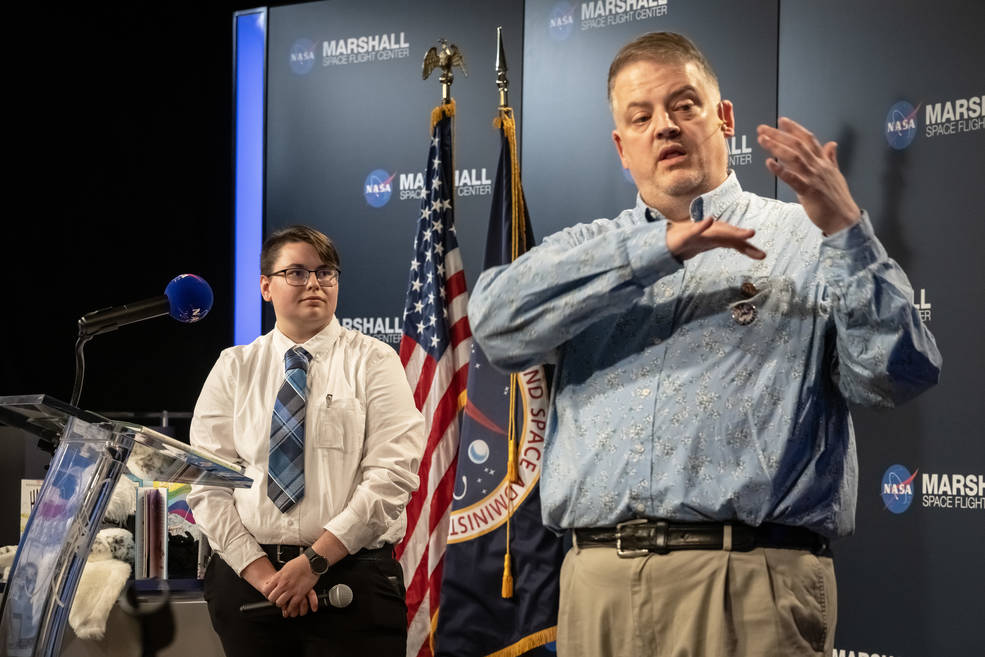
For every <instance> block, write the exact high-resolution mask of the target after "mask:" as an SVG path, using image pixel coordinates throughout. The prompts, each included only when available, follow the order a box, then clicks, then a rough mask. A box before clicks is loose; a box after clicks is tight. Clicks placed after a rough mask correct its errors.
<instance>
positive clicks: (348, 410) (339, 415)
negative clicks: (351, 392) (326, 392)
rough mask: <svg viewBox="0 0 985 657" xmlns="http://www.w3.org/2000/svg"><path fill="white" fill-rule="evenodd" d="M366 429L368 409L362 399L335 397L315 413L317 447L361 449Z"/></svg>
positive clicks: (314, 441) (347, 449) (346, 449)
mask: <svg viewBox="0 0 985 657" xmlns="http://www.w3.org/2000/svg"><path fill="white" fill-rule="evenodd" d="M365 430H366V410H365V409H364V408H363V404H362V402H361V401H359V400H358V399H355V398H351V399H333V400H331V402H329V403H328V404H325V405H322V406H321V407H320V408H319V409H318V410H317V412H316V414H315V426H314V427H313V433H314V440H313V443H314V445H315V447H318V448H320V449H337V450H342V451H347V452H348V451H352V450H361V449H362V446H363V434H364V433H365Z"/></svg>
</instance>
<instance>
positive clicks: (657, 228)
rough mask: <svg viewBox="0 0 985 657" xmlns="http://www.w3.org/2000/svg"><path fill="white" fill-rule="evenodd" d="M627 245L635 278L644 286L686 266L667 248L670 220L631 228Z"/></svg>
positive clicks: (626, 232) (627, 232) (626, 237)
mask: <svg viewBox="0 0 985 657" xmlns="http://www.w3.org/2000/svg"><path fill="white" fill-rule="evenodd" d="M623 245H624V246H625V249H626V256H627V259H628V261H629V267H630V269H631V270H632V272H633V278H634V279H635V280H636V281H637V282H639V284H640V285H641V286H643V287H648V286H650V285H652V284H653V283H656V282H657V280H659V279H661V278H663V277H664V276H668V275H670V274H672V273H674V272H675V271H677V270H678V269H680V268H681V267H682V266H683V265H681V263H680V262H679V261H678V260H677V258H675V257H674V255H673V254H672V253H671V252H670V249H668V248H667V222H666V221H658V222H655V223H652V224H651V223H646V224H641V225H639V226H632V227H631V228H628V229H627V230H626V231H625V235H624V237H623Z"/></svg>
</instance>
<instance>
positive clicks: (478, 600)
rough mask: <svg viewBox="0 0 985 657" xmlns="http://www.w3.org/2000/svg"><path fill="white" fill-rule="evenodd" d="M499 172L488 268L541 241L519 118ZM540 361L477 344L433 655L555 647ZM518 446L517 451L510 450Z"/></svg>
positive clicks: (504, 132)
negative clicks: (498, 358) (494, 354)
mask: <svg viewBox="0 0 985 657" xmlns="http://www.w3.org/2000/svg"><path fill="white" fill-rule="evenodd" d="M497 124H498V127H499V128H500V139H501V152H500V158H499V166H498V168H497V171H496V182H495V187H494V191H493V203H492V211H491V214H490V218H489V233H488V237H487V241H486V258H485V262H484V268H486V269H488V268H489V267H495V266H498V265H502V264H507V263H509V262H511V261H512V260H514V259H516V258H517V257H518V256H519V255H520V254H521V253H523V252H525V251H526V250H527V249H528V248H529V247H530V246H533V232H532V230H531V228H530V220H529V217H528V216H527V211H526V204H525V201H524V198H523V190H522V187H521V185H520V172H519V163H518V157H517V152H516V124H515V122H514V119H513V112H512V110H511V109H510V108H501V109H500V115H499V118H498V119H497ZM549 398H550V396H549V394H548V381H547V375H546V373H545V369H544V367H542V366H538V367H534V368H531V369H529V370H527V371H525V372H520V373H517V374H512V375H511V374H503V373H502V372H500V371H498V370H496V369H495V368H493V367H492V366H491V365H490V364H489V361H488V360H487V359H486V357H485V354H483V353H482V349H481V348H480V347H479V346H478V345H477V344H475V343H473V345H472V356H471V362H470V366H469V376H468V397H467V401H466V405H465V417H464V418H463V420H462V436H461V449H459V455H458V470H457V472H456V476H455V490H454V501H453V503H452V512H451V523H450V528H449V533H448V548H447V551H446V553H445V564H444V581H443V585H442V590H441V611H440V613H439V615H438V628H437V634H436V641H435V654H436V655H438V656H449V657H450V656H452V655H456V656H457V655H494V656H495V657H512V656H514V655H524V654H527V655H538V654H543V655H552V654H554V651H553V645H549V644H552V643H553V641H554V640H555V638H556V636H557V608H558V577H559V572H560V566H561V559H562V558H563V550H562V540H561V539H560V538H558V537H557V536H555V535H554V534H552V533H551V532H549V531H547V530H546V529H545V528H544V527H543V525H542V524H541V517H540V496H539V488H538V482H539V480H540V472H541V463H542V461H543V455H544V450H543V444H544V442H543V441H544V434H545V433H546V428H547V415H548V404H549ZM511 454H512V457H511Z"/></svg>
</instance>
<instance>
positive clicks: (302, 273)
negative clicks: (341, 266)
mask: <svg viewBox="0 0 985 657" xmlns="http://www.w3.org/2000/svg"><path fill="white" fill-rule="evenodd" d="M339 273H340V272H339V270H338V269H335V268H334V267H319V268H318V269H305V268H304V267H288V268H287V269H281V270H280V271H275V272H273V273H272V274H267V276H280V275H283V276H284V280H285V281H287V284H288V285H294V286H296V287H302V286H304V285H307V284H308V277H309V276H310V275H311V274H314V275H315V278H316V279H318V284H319V285H321V286H322V287H335V286H336V285H338V283H339Z"/></svg>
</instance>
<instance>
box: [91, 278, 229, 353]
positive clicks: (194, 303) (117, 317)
mask: <svg viewBox="0 0 985 657" xmlns="http://www.w3.org/2000/svg"><path fill="white" fill-rule="evenodd" d="M213 298H214V297H213V295H212V288H211V287H209V284H208V283H206V282H205V279H203V278H201V277H200V276H195V275H194V274H182V275H180V276H177V277H175V278H174V279H173V280H172V281H171V282H170V283H168V286H167V287H166V288H165V289H164V294H163V295H161V296H158V297H152V298H150V299H144V300H143V301H137V302H136V303H129V304H126V305H123V306H115V307H113V308H103V309H102V310H94V311H92V312H91V313H86V314H85V315H83V316H82V317H80V318H79V337H80V338H86V339H88V338H91V337H93V336H96V335H101V334H103V333H109V332H110V331H115V330H116V329H118V328H119V327H121V326H124V325H126V324H132V323H134V322H140V321H143V320H145V319H151V318H154V317H160V316H162V315H171V316H172V317H174V318H175V319H176V320H178V321H179V322H184V323H186V324H190V323H192V322H197V321H198V320H200V319H202V318H203V317H205V316H206V315H207V314H208V313H209V311H210V310H212V301H213Z"/></svg>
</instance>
